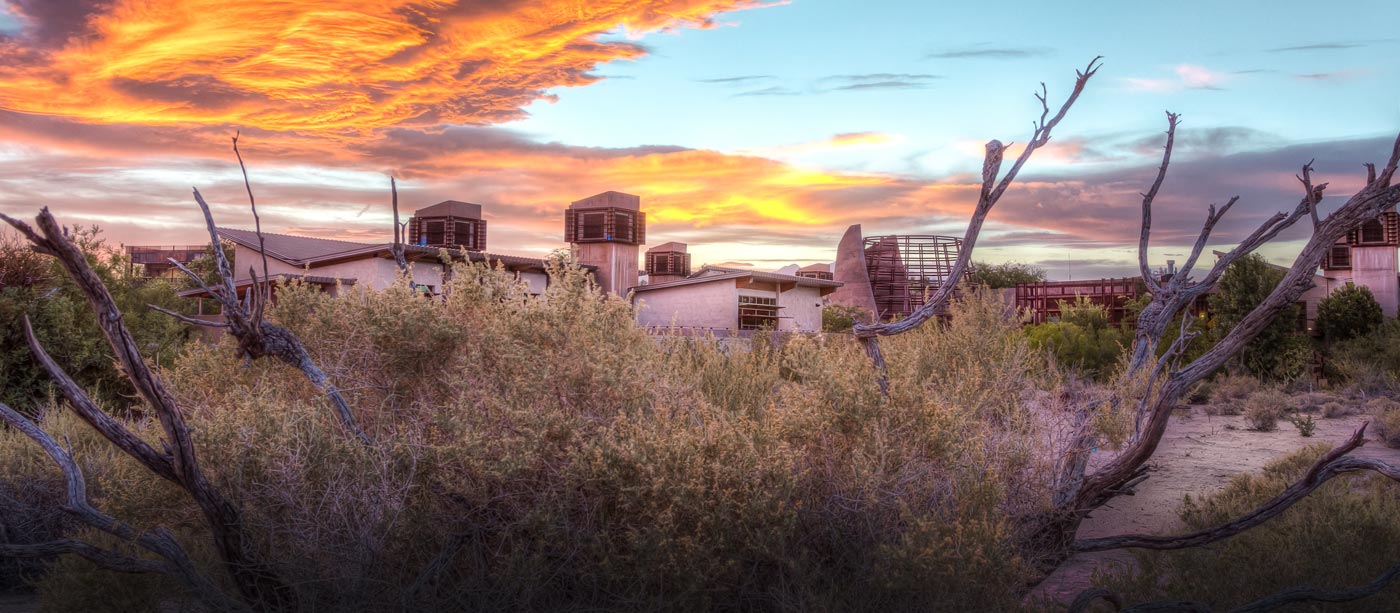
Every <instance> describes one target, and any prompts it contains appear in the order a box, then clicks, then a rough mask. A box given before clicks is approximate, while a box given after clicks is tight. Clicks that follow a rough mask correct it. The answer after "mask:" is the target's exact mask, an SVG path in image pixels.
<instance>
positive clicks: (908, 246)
mask: <svg viewBox="0 0 1400 613" xmlns="http://www.w3.org/2000/svg"><path fill="white" fill-rule="evenodd" d="M961 248H962V239H960V238H955V237H951V236H935V235H908V234H901V235H888V236H871V237H867V238H866V239H865V268H866V273H867V274H868V275H869V277H870V291H871V293H872V294H873V295H874V297H875V307H876V309H877V310H878V311H879V314H880V318H881V319H891V318H897V317H907V316H909V314H911V313H913V312H914V311H915V310H918V308H919V307H920V306H923V304H924V301H925V300H927V299H928V297H929V296H931V295H932V294H933V293H934V292H936V291H938V288H940V287H943V284H944V283H946V282H947V281H948V276H949V275H950V274H951V273H952V272H953V262H954V261H955V260H957V259H958V250H959V249H961Z"/></svg>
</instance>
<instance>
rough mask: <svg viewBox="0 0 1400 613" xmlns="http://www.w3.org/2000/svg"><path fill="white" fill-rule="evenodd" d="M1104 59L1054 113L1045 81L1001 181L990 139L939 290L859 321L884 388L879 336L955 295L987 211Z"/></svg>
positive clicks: (914, 321)
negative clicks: (972, 204) (886, 319)
mask: <svg viewBox="0 0 1400 613" xmlns="http://www.w3.org/2000/svg"><path fill="white" fill-rule="evenodd" d="M1100 59H1101V58H1099V57H1095V58H1094V59H1093V60H1091V61H1090V62H1089V65H1088V66H1087V67H1086V68H1085V69H1084V70H1082V71H1078V72H1076V78H1075V82H1074V89H1073V90H1072V91H1071V92H1070V95H1069V97H1068V98H1066V99H1065V102H1064V104H1062V105H1061V106H1060V109H1059V111H1058V112H1056V113H1055V115H1054V116H1051V115H1050V106H1049V104H1048V101H1047V95H1046V89H1045V84H1044V83H1041V86H1040V87H1041V91H1040V93H1037V94H1036V95H1035V97H1036V99H1037V100H1039V101H1040V106H1041V113H1040V120H1039V121H1038V122H1035V123H1034V124H1033V126H1034V130H1033V131H1032V133H1031V138H1030V140H1028V141H1027V142H1026V146H1025V148H1024V149H1023V150H1022V151H1021V154H1020V155H1019V156H1017V157H1016V161H1015V162H1014V163H1012V165H1011V169H1010V170H1008V171H1007V172H1006V175H1005V176H1003V177H1001V179H1000V181H998V180H997V175H998V174H999V173H1000V171H1001V164H1002V160H1003V157H1004V155H1005V153H1006V149H1007V146H1006V145H1003V144H1002V143H1001V141H999V140H992V141H989V142H988V143H987V146H986V149H987V151H986V155H985V156H984V158H983V163H982V189H981V191H980V192H979V194H978V198H977V207H976V208H975V209H974V210H973V213H972V219H971V220H970V221H969V222H968V225H967V231H966V232H965V233H964V234H963V243H962V247H961V248H960V249H959V250H958V257H957V259H956V260H954V262H953V267H952V270H951V271H949V273H948V277H947V279H945V281H944V283H943V285H942V286H940V287H939V288H938V291H936V292H934V294H933V295H932V296H930V297H929V299H928V300H927V301H926V302H925V303H924V304H923V306H921V307H919V309H918V310H916V311H914V313H912V314H910V315H909V317H907V318H905V319H902V320H899V321H897V322H891V323H875V324H857V325H856V327H855V330H854V332H855V336H856V338H858V339H860V341H861V343H862V344H863V345H864V347H865V352H866V354H867V355H868V356H869V357H870V359H871V361H872V362H874V364H875V366H876V368H877V370H878V371H879V372H880V387H881V389H883V390H885V391H886V392H888V387H889V382H888V379H887V377H886V375H885V360H884V357H883V355H882V354H881V352H880V349H879V341H878V337H881V336H891V335H895V334H902V333H904V332H908V331H909V330H912V329H914V328H917V327H918V326H920V325H921V324H923V323H924V322H925V321H928V320H929V319H930V318H932V317H933V316H934V315H935V314H936V313H938V312H939V311H940V310H942V309H943V308H944V307H945V306H946V305H947V303H948V300H949V298H951V297H952V295H953V291H954V290H955V289H957V285H958V282H959V281H960V280H961V279H962V276H963V273H964V272H965V271H966V270H967V267H968V262H969V261H970V260H971V258H972V250H973V248H974V247H976V245H977V237H978V236H979V235H980V234H981V232H982V224H983V223H984V222H985V221H986V219H987V214H988V213H991V210H992V207H994V206H996V204H997V202H998V201H999V200H1001V197H1002V194H1004V193H1006V190H1007V188H1009V187H1010V186H1011V183H1012V182H1013V181H1015V180H1016V175H1017V174H1019V173H1020V172H1021V168H1022V167H1023V166H1025V164H1026V161H1027V160H1029V159H1030V158H1031V155H1032V154H1034V153H1035V151H1036V150H1037V149H1039V148H1041V147H1044V146H1045V144H1046V143H1048V142H1050V133H1051V131H1052V130H1054V128H1055V126H1057V125H1059V123H1060V121H1061V120H1062V119H1064V117H1065V115H1066V114H1067V113H1068V112H1069V109H1070V107H1072V106H1074V103H1075V101H1076V100H1078V99H1079V95H1080V94H1081V93H1083V91H1084V86H1085V85H1087V84H1088V83H1089V79H1090V78H1092V77H1093V76H1094V73H1096V72H1098V70H1099V68H1100V66H1101V64H1099V60H1100Z"/></svg>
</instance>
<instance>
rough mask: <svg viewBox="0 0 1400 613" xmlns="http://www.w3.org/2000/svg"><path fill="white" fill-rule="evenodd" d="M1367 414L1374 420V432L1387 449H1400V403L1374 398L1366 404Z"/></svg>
mask: <svg viewBox="0 0 1400 613" xmlns="http://www.w3.org/2000/svg"><path fill="white" fill-rule="evenodd" d="M1366 413H1367V414H1368V415H1371V416H1372V417H1373V418H1374V419H1373V421H1372V423H1373V425H1372V426H1371V427H1372V432H1373V433H1374V434H1375V435H1376V437H1377V438H1379V439H1381V442H1383V443H1385V445H1386V446H1387V447H1396V448H1400V402H1396V401H1394V400H1391V399H1389V398H1384V397H1382V398H1372V399H1371V400H1370V401H1368V402H1367V403H1366Z"/></svg>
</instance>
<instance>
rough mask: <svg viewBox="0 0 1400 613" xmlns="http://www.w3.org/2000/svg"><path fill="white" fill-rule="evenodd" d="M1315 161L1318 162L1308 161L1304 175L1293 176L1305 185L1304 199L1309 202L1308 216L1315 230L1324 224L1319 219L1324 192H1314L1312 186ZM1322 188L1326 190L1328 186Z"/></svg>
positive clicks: (1319, 190) (1304, 168)
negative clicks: (1318, 213) (1318, 205)
mask: <svg viewBox="0 0 1400 613" xmlns="http://www.w3.org/2000/svg"><path fill="white" fill-rule="evenodd" d="M1315 161H1316V160H1308V163H1307V164H1303V174H1301V175H1293V176H1294V177H1297V179H1298V182H1299V183H1302V184H1303V198H1304V199H1306V200H1307V201H1308V215H1309V216H1311V217H1312V224H1313V229H1314V230H1316V229H1317V226H1318V225H1319V224H1321V223H1322V222H1320V221H1318V219H1317V203H1318V201H1320V200H1322V190H1321V189H1316V190H1314V189H1313V184H1312V164H1313V162H1315ZM1322 187H1324V188H1325V187H1327V186H1326V185H1323V186H1322Z"/></svg>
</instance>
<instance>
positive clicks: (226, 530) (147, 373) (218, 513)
mask: <svg viewBox="0 0 1400 613" xmlns="http://www.w3.org/2000/svg"><path fill="white" fill-rule="evenodd" d="M206 213H207V209H206ZM7 221H8V220H7ZM206 221H207V223H208V225H209V227H210V231H211V234H213V233H214V231H213V219H212V217H210V216H208V215H207V214H206ZM35 222H36V224H37V225H38V228H39V230H38V232H35V231H33V230H30V231H29V232H27V233H25V235H26V236H27V237H28V238H29V239H30V241H31V242H32V243H34V244H35V245H36V246H38V247H40V248H42V249H46V250H47V252H48V253H51V254H53V255H54V257H55V258H56V259H57V260H58V262H59V264H60V265H62V266H63V268H64V270H66V271H67V272H68V274H69V276H70V277H71V278H72V279H73V281H74V283H75V285H77V287H78V288H79V289H80V290H81V291H82V292H83V295H84V296H86V297H87V299H88V303H89V305H90V306H91V307H92V310H93V312H94V314H95V315H96V317H97V323H98V327H99V328H101V330H102V334H103V336H104V337H106V339H107V344H108V345H109V346H111V348H112V352H113V353H114V354H115V355H116V358H117V362H118V364H119V365H120V366H121V370H122V372H123V374H124V375H126V378H127V379H128V380H129V381H130V382H131V384H132V386H133V387H135V388H136V390H137V392H138V393H139V394H140V395H141V397H142V398H143V399H144V400H145V401H146V402H147V404H149V405H150V407H151V409H152V410H153V411H155V413H156V417H157V418H158V419H159V421H160V424H161V428H162V430H163V431H164V432H165V437H166V440H165V441H163V445H165V446H166V447H167V452H166V454H165V455H166V456H167V457H168V458H169V462H170V468H169V469H167V472H162V471H161V469H159V466H160V463H158V462H153V467H151V470H152V471H154V472H156V473H157V474H160V475H161V476H163V477H167V478H169V477H171V476H173V477H174V479H172V481H174V482H175V483H177V484H178V485H180V486H181V487H182V488H184V490H185V491H186V492H188V493H189V494H190V497H191V498H193V499H194V501H195V503H196V504H197V505H198V506H199V508H200V511H201V512H202V513H203V515H204V519H205V521H206V524H207V526H208V527H209V529H210V532H211V535H212V536H213V538H214V545H215V548H216V550H217V551H218V552H219V555H220V557H221V559H222V560H223V562H224V569H225V570H226V571H227V572H228V573H229V575H230V576H231V577H232V578H233V580H234V583H235V585H237V586H238V588H239V591H240V592H241V594H242V595H243V597H244V598H245V599H246V600H248V601H249V602H254V603H265V604H267V605H268V606H269V607H270V608H274V609H278V608H286V607H287V606H289V605H290V603H291V602H292V601H293V599H294V596H293V594H292V592H291V591H290V588H289V587H288V586H287V585H286V584H285V583H284V582H283V581H282V580H281V578H280V577H278V576H277V575H276V573H274V572H273V571H272V570H271V568H270V567H269V566H268V565H267V564H266V563H265V562H263V561H261V560H258V559H255V558H253V557H251V556H252V555H253V554H252V548H251V547H250V546H249V545H248V538H249V536H248V534H247V527H246V526H245V525H244V522H243V518H242V513H241V512H240V511H239V510H238V508H237V507H236V506H235V505H234V504H233V503H232V502H230V501H229V500H228V499H226V498H224V496H223V495H222V494H221V493H220V492H218V491H217V490H216V489H214V488H213V486H212V485H211V484H210V483H209V481H208V479H207V478H206V477H205V475H204V472H203V471H202V470H200V467H199V461H198V458H197V456H196V454H195V449H194V443H193V439H192V437H191V434H190V428H189V426H188V424H186V422H185V418H184V415H183V413H182V412H181V410H180V407H179V406H178V405H177V404H176V402H175V399H174V397H173V396H172V395H171V394H170V392H169V391H168V390H167V389H166V387H165V383H164V382H163V381H162V380H161V379H160V378H159V377H157V376H156V375H155V373H153V372H151V369H150V366H148V365H147V364H146V362H145V360H144V359H142V357H141V353H140V351H139V350H138V348H137V347H138V346H137V344H136V341H135V340H134V339H133V338H132V336H131V332H130V331H129V330H127V328H126V325H125V324H124V323H123V322H122V314H121V310H120V309H118V308H117V305H116V302H115V301H114V300H113V299H112V295H111V293H110V292H108V291H107V287H106V286H105V285H103V283H102V280H101V279H100V278H99V277H98V276H97V273H96V272H94V271H93V270H92V267H91V266H90V265H89V264H88V261H87V257H86V256H84V255H83V253H82V252H81V251H80V250H79V249H78V248H77V246H76V245H74V244H73V243H72V241H71V240H69V238H68V236H67V235H66V233H65V232H64V231H63V229H62V228H60V227H59V225H58V222H57V221H55V220H54V218H53V215H51V214H50V213H49V211H48V209H47V208H44V209H42V210H40V212H39V215H38V216H37V217H36V218H35ZM11 225H14V224H13V222H11ZM25 227H26V228H27V225H26V226H25ZM21 232H23V230H21ZM221 255H222V254H221ZM220 266H221V269H222V270H227V268H228V263H227V261H225V260H222V258H221V261H220ZM225 283H226V286H227V287H228V289H229V295H234V294H233V291H232V290H233V282H232V280H231V279H227V278H226V279H225ZM50 362H51V361H50ZM53 366H54V368H55V369H56V370H60V371H61V369H57V366H56V365H53ZM55 379H60V380H61V377H60V376H55ZM77 397H78V396H77V395H73V396H71V397H70V401H72V399H73V398H77ZM89 402H90V401H89ZM75 406H78V404H77V403H75ZM99 413H100V412H99ZM94 415H96V413H94ZM101 423H102V422H100V421H99V422H97V423H96V424H94V425H95V427H98V429H99V430H100V431H103V434H104V435H108V434H109V431H105V430H102V427H101V426H100V425H98V424H101ZM108 425H110V424H108ZM111 432H115V431H111ZM117 434H119V433H117ZM31 438H32V437H31ZM119 438H120V437H119ZM115 442H116V441H115V440H114V443H115ZM119 446H120V445H119ZM132 449H134V450H135V452H133V451H129V450H128V449H126V448H123V451H125V452H127V453H130V454H131V455H132V456H133V457H135V458H136V459H137V460H140V461H142V462H143V463H145V462H148V461H151V457H152V456H153V455H154V454H153V453H151V452H150V451H149V449H146V448H140V447H137V446H134V445H133V446H132ZM56 459H57V458H56Z"/></svg>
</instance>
